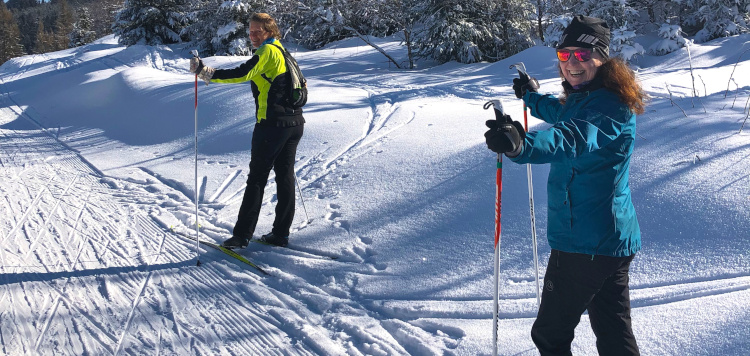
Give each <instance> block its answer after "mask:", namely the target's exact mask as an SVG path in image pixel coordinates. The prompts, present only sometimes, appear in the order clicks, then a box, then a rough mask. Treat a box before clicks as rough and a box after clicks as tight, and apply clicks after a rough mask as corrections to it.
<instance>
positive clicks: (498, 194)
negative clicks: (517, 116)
mask: <svg viewBox="0 0 750 356" xmlns="http://www.w3.org/2000/svg"><path fill="white" fill-rule="evenodd" d="M490 106H494V107H495V110H497V111H499V112H500V113H501V114H503V113H504V112H503V104H502V103H501V102H500V100H492V101H489V102H487V103H486V104H484V109H485V110H487V109H489V107H490ZM495 187H496V190H495V260H494V265H495V273H494V276H493V287H492V303H493V308H492V355H493V356H497V352H498V350H497V341H498V340H497V339H498V338H497V334H498V313H499V312H500V310H499V309H500V306H499V301H500V237H501V235H502V233H501V227H502V225H501V219H500V216H501V212H502V194H503V155H501V154H499V153H498V154H497V171H496V172H495Z"/></svg>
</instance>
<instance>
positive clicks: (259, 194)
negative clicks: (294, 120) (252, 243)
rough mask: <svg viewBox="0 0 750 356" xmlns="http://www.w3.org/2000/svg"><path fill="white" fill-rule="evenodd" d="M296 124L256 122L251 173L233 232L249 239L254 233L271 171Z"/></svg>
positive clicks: (251, 156) (251, 153) (251, 154)
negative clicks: (291, 125) (279, 125)
mask: <svg viewBox="0 0 750 356" xmlns="http://www.w3.org/2000/svg"><path fill="white" fill-rule="evenodd" d="M293 128H294V127H286V128H284V127H274V126H261V125H255V129H254V130H253V139H252V146H251V151H250V173H249V174H248V176H247V187H246V188H245V194H244V196H243V197H242V204H241V205H240V212H239V214H238V216H237V223H236V224H235V225H234V229H233V231H232V235H234V236H241V237H245V238H248V239H249V238H252V237H253V233H254V232H255V227H256V225H257V224H258V216H259V215H260V207H261V205H262V203H263V193H264V191H265V188H266V184H267V183H268V175H269V173H270V172H271V169H272V168H273V165H274V162H275V161H276V158H277V157H278V156H279V154H280V153H281V152H282V149H283V148H284V146H285V145H286V142H287V140H288V139H289V137H290V136H291V133H292V132H293V130H290V129H293ZM298 141H299V140H298ZM295 147H296V146H295Z"/></svg>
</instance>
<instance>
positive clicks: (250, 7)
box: [182, 0, 267, 56]
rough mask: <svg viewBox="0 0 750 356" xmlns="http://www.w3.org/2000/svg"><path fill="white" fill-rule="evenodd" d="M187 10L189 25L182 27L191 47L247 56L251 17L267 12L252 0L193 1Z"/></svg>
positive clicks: (204, 51)
mask: <svg viewBox="0 0 750 356" xmlns="http://www.w3.org/2000/svg"><path fill="white" fill-rule="evenodd" d="M191 10H192V11H190V12H188V13H186V17H187V18H188V19H189V21H188V22H189V25H188V26H186V27H185V28H184V30H183V33H182V35H183V37H185V38H188V39H189V41H190V44H191V46H193V47H195V48H196V49H197V50H198V52H199V53H200V54H201V55H236V56H247V55H249V54H250V53H251V50H252V47H251V45H250V43H249V39H248V32H247V31H248V29H249V26H250V23H249V21H250V17H251V16H252V14H253V13H255V12H265V11H267V10H266V9H265V8H263V7H262V5H261V4H260V2H258V1H255V0H194V1H193V5H192V7H191Z"/></svg>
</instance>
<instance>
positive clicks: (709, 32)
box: [695, 0, 750, 42]
mask: <svg viewBox="0 0 750 356" xmlns="http://www.w3.org/2000/svg"><path fill="white" fill-rule="evenodd" d="M700 5H701V6H700V7H699V8H698V11H697V13H696V15H697V17H698V18H699V20H700V21H701V22H702V23H703V29H701V30H700V31H698V33H696V34H695V40H696V42H706V41H710V40H712V39H715V38H719V37H728V36H732V35H737V34H740V33H744V32H748V31H749V30H750V29H748V27H750V18H749V17H748V16H750V0H700Z"/></svg>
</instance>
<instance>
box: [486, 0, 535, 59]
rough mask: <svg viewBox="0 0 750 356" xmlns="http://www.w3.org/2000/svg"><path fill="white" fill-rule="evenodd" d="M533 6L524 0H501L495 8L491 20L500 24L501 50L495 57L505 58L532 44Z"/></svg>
mask: <svg viewBox="0 0 750 356" xmlns="http://www.w3.org/2000/svg"><path fill="white" fill-rule="evenodd" d="M533 16H534V8H533V6H532V5H531V3H530V2H528V1H525V0H503V1H501V2H500V4H499V6H497V7H496V8H495V13H494V16H493V20H494V21H495V23H496V24H498V25H499V26H500V33H501V35H500V39H501V40H502V41H503V46H502V51H501V52H500V53H498V54H497V55H498V56H499V57H498V58H497V59H502V58H507V57H510V56H512V55H514V54H516V53H519V52H521V51H523V50H525V49H527V48H529V47H531V46H533V45H534V41H533V39H532V38H531V34H532V33H533V32H534V26H533V25H534V23H533V22H532V21H529V19H531V18H533Z"/></svg>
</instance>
